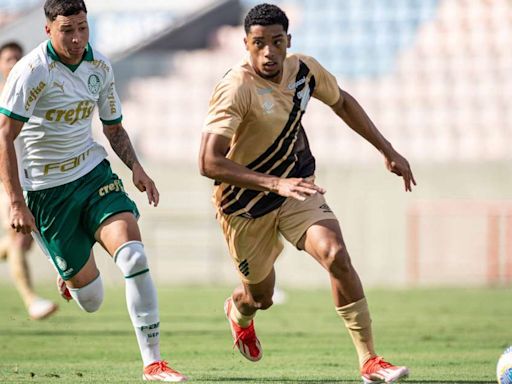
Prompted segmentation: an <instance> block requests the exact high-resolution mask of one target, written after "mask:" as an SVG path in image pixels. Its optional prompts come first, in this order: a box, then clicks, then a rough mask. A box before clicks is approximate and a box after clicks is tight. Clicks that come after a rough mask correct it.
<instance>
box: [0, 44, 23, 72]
mask: <svg viewBox="0 0 512 384" xmlns="http://www.w3.org/2000/svg"><path fill="white" fill-rule="evenodd" d="M21 56H22V53H21V51H20V50H19V49H16V48H5V49H4V50H3V51H2V53H0V73H2V77H3V78H4V79H6V78H7V75H9V72H11V69H12V67H14V64H16V63H17V62H18V61H19V60H20V59H21Z"/></svg>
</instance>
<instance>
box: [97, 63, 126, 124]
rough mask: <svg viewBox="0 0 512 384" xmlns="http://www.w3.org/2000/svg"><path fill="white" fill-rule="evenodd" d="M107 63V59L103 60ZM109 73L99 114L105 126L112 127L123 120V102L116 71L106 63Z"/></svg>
mask: <svg viewBox="0 0 512 384" xmlns="http://www.w3.org/2000/svg"><path fill="white" fill-rule="evenodd" d="M103 60H105V61H106V59H103ZM106 65H107V66H108V71H107V72H106V79H105V83H104V84H103V87H102V89H101V91H100V93H99V98H98V113H99V116H100V120H101V121H102V122H103V124H107V125H111V124H117V123H120V122H121V120H122V113H121V101H120V100H119V96H118V95H117V91H116V87H115V81H114V71H113V69H112V66H111V64H110V63H109V62H108V61H106Z"/></svg>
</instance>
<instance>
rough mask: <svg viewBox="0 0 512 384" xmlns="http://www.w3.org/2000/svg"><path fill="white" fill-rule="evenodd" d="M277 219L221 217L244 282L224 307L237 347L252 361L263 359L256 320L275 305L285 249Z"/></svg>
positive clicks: (229, 245)
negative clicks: (277, 267) (277, 277)
mask: <svg viewBox="0 0 512 384" xmlns="http://www.w3.org/2000/svg"><path fill="white" fill-rule="evenodd" d="M276 215H277V211H274V212H271V213H269V214H267V215H265V216H263V217H259V218H257V219H246V218H243V217H236V216H235V217H231V216H225V215H224V214H222V213H221V212H218V215H217V218H218V220H219V223H220V225H221V227H222V229H223V232H224V236H225V237H226V241H227V243H228V247H229V251H230V252H229V253H230V255H231V257H232V259H233V262H234V264H235V266H236V268H237V270H238V273H239V276H240V280H241V281H242V284H241V286H239V287H237V288H236V289H235V290H234V291H233V293H232V296H230V297H229V298H228V299H227V300H226V302H225V303H224V312H225V314H226V316H227V318H228V320H229V325H230V328H231V334H232V336H233V339H234V340H235V346H236V347H237V348H238V349H239V350H240V353H241V354H242V355H243V356H244V357H245V358H247V359H248V360H250V361H258V360H260V359H261V357H262V348H261V344H260V342H259V340H258V338H257V337H256V333H255V331H254V320H253V318H254V316H255V314H256V311H257V310H258V309H263V310H265V309H267V308H270V306H271V305H272V295H273V291H274V284H275V272H274V262H275V260H276V258H277V257H278V255H279V254H280V253H281V251H282V249H283V244H282V243H281V241H280V239H279V236H278V231H277V221H276Z"/></svg>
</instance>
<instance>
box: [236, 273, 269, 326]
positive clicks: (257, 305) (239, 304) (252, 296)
mask: <svg viewBox="0 0 512 384" xmlns="http://www.w3.org/2000/svg"><path fill="white" fill-rule="evenodd" d="M275 281H276V277H275V271H274V268H272V271H271V272H270V273H269V275H268V276H267V277H266V278H265V279H264V280H263V281H262V282H260V283H257V284H248V283H242V285H240V286H238V287H237V288H235V289H234V290H233V294H232V298H233V302H234V304H235V307H236V308H237V309H238V310H239V311H240V313H241V314H243V315H244V316H246V317H250V318H252V317H254V315H255V314H256V311H257V310H258V309H262V310H265V309H268V308H270V307H271V306H272V304H273V303H272V296H273V293H274V284H275ZM240 325H242V324H240ZM242 326H243V325H242Z"/></svg>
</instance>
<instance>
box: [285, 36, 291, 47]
mask: <svg viewBox="0 0 512 384" xmlns="http://www.w3.org/2000/svg"><path fill="white" fill-rule="evenodd" d="M287 37H288V45H287V46H286V48H290V47H291V46H292V35H290V34H288V35H287Z"/></svg>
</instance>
